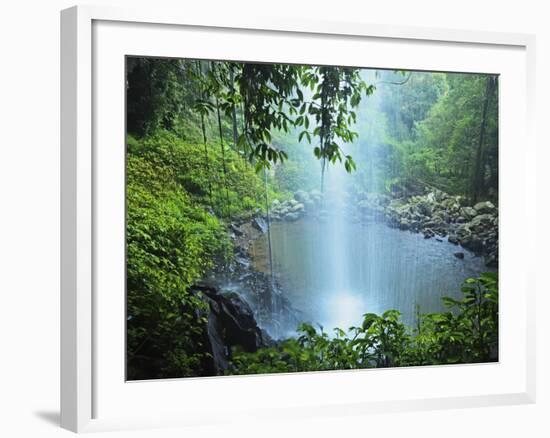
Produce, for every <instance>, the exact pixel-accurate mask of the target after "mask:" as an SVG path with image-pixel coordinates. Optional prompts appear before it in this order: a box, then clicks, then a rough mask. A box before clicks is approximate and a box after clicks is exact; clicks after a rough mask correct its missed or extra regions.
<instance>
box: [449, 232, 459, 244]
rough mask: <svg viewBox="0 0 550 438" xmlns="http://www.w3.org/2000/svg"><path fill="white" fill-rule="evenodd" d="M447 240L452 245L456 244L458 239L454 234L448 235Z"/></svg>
mask: <svg viewBox="0 0 550 438" xmlns="http://www.w3.org/2000/svg"><path fill="white" fill-rule="evenodd" d="M447 241H448V242H449V243H452V244H454V245H458V239H457V237H456V236H455V235H454V234H451V235H449V237H447Z"/></svg>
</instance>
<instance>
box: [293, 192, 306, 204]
mask: <svg viewBox="0 0 550 438" xmlns="http://www.w3.org/2000/svg"><path fill="white" fill-rule="evenodd" d="M294 199H296V201H298V202H300V203H302V204H303V203H304V202H306V201H309V195H308V193H307V192H305V191H304V190H298V191H296V193H294Z"/></svg>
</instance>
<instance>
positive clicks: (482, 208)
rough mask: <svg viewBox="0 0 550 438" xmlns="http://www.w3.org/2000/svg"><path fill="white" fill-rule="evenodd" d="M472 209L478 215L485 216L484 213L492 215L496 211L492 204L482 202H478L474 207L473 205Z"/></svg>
mask: <svg viewBox="0 0 550 438" xmlns="http://www.w3.org/2000/svg"><path fill="white" fill-rule="evenodd" d="M474 209H475V210H476V211H477V212H478V213H479V214H486V213H494V212H495V210H496V207H495V206H494V204H493V203H492V202H490V201H484V202H478V203H477V204H476V205H474Z"/></svg>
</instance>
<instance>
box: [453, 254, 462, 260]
mask: <svg viewBox="0 0 550 438" xmlns="http://www.w3.org/2000/svg"><path fill="white" fill-rule="evenodd" d="M453 255H454V256H455V257H456V258H457V259H460V260H464V253H463V252H455V253H454V254H453Z"/></svg>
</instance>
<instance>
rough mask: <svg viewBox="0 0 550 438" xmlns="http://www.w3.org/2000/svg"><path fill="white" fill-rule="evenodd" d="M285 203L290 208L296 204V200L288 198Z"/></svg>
mask: <svg viewBox="0 0 550 438" xmlns="http://www.w3.org/2000/svg"><path fill="white" fill-rule="evenodd" d="M286 203H287V205H288V206H289V207H290V208H292V207H294V206H295V205H297V204H298V201H296V199H289V200H288V201H287V202H286Z"/></svg>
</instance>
